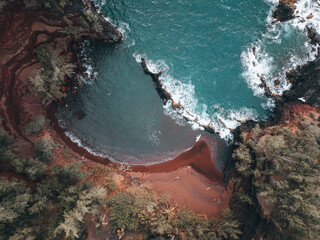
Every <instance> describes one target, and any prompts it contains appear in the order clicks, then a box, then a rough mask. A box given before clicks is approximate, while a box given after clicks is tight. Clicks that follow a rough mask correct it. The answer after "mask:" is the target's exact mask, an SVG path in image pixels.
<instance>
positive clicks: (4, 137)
mask: <svg viewBox="0 0 320 240" xmlns="http://www.w3.org/2000/svg"><path fill="white" fill-rule="evenodd" d="M12 144H13V137H12V136H10V135H9V134H8V133H7V132H5V131H3V130H0V161H5V160H12V159H13V158H14V153H13V148H12Z"/></svg>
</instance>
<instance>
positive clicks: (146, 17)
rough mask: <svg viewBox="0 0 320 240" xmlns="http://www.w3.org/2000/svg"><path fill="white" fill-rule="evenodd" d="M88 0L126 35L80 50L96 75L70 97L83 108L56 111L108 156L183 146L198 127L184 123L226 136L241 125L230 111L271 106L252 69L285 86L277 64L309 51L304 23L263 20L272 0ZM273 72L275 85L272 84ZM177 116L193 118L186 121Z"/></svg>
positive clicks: (262, 110)
mask: <svg viewBox="0 0 320 240" xmlns="http://www.w3.org/2000/svg"><path fill="white" fill-rule="evenodd" d="M96 2H97V3H98V5H99V4H100V5H99V6H100V7H101V10H102V11H103V13H104V14H105V15H106V16H108V18H110V19H111V20H112V22H113V23H115V24H116V25H117V26H120V28H121V30H122V31H123V32H124V34H125V42H124V43H122V44H119V45H116V46H110V45H108V44H105V43H101V42H91V43H89V45H88V46H87V53H86V54H87V55H88V56H89V59H90V63H91V67H92V68H93V71H94V72H96V74H97V76H96V77H95V80H94V81H93V83H92V84H88V85H86V86H85V88H84V89H83V90H82V91H81V92H80V95H79V97H78V98H77V100H76V101H75V102H73V103H71V109H83V110H84V111H85V112H86V113H87V116H86V117H85V118H84V119H82V120H76V119H74V117H72V112H69V111H67V110H66V109H62V110H61V112H60V118H61V119H63V120H64V122H65V124H66V125H67V126H68V130H69V132H72V134H73V136H74V137H77V138H78V141H81V142H82V144H85V145H86V146H88V147H90V148H91V149H94V151H98V152H101V153H108V154H109V155H110V153H112V154H111V155H112V156H113V157H114V158H116V159H118V158H130V157H129V156H131V157H132V156H133V158H135V159H136V158H140V157H141V156H142V157H150V156H160V155H163V154H169V155H170V154H173V153H174V152H177V151H181V150H183V149H185V148H188V147H190V146H192V144H193V143H194V141H195V139H196V137H197V136H198V135H199V134H201V133H202V132H201V131H200V130H197V131H195V130H192V128H193V129H197V128H198V127H199V126H198V125H197V123H201V124H209V123H210V124H211V125H213V126H214V127H215V128H216V129H217V130H218V131H219V132H220V136H222V137H223V138H224V139H232V134H231V133H230V131H229V129H228V128H234V127H236V126H237V125H238V124H239V123H238V122H237V121H236V119H238V120H241V119H246V118H254V119H266V118H267V117H268V116H269V114H270V106H272V101H270V100H268V99H267V98H266V97H264V96H263V94H262V92H263V90H261V89H260V88H259V84H260V78H259V77H258V74H259V76H260V75H261V76H264V77H266V78H267V80H268V83H269V85H270V87H271V90H272V91H273V92H274V93H281V92H282V91H283V89H287V88H288V87H289V85H288V83H287V82H286V80H285V77H284V76H285V71H287V70H290V69H291V68H292V67H293V66H295V64H298V63H301V62H303V61H306V60H307V59H309V58H310V54H309V55H308V51H310V50H309V49H310V46H309V45H305V43H306V42H307V36H306V31H305V30H303V29H302V30H301V29H299V28H297V27H294V26H293V25H292V24H291V23H287V24H273V25H272V24H271V22H272V19H271V17H270V16H271V13H272V8H274V6H275V5H274V4H273V3H272V1H263V0H248V1H239V0H198V1H193V0H170V1H169V0H153V1H150V0H109V1H107V2H105V3H104V2H103V1H98V0H97V1H96ZM253 48H255V49H256V50H255V51H253V50H252V49H253ZM141 56H143V57H145V58H146V59H147V60H148V65H149V67H150V68H151V69H153V70H154V71H159V70H162V71H163V72H164V74H163V75H162V81H163V83H164V87H165V88H166V90H168V91H169V92H171V93H172V94H173V99H174V100H175V101H176V102H179V103H180V104H181V105H182V106H184V109H183V110H180V111H178V112H175V111H173V110H172V109H171V106H170V104H168V105H167V106H166V107H165V109H164V108H163V106H162V102H161V100H160V99H159V97H158V95H157V93H156V91H155V90H154V87H153V85H152V82H151V78H150V77H148V76H147V75H145V74H144V73H143V71H142V68H141V66H140V64H139V60H140V58H141ZM275 79H279V80H280V82H281V84H280V85H278V86H274V85H273V81H274V80H275ZM182 116H189V117H190V116H192V117H194V119H195V121H194V122H193V123H191V124H186V121H184V119H183V117H182ZM172 119H174V120H172ZM131 160H132V161H133V159H131ZM135 161H138V160H135Z"/></svg>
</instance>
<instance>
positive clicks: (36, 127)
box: [26, 115, 49, 135]
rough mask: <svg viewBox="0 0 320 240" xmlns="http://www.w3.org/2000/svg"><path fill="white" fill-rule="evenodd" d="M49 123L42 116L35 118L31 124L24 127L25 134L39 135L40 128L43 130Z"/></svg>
mask: <svg viewBox="0 0 320 240" xmlns="http://www.w3.org/2000/svg"><path fill="white" fill-rule="evenodd" d="M48 123H49V120H48V119H46V118H45V117H44V116H43V115H38V116H35V117H34V118H33V119H32V121H31V123H29V125H28V126H27V127H26V133H27V134H28V135H32V134H37V133H39V132H40V131H41V130H42V128H44V127H45V126H46V125H47V124H48Z"/></svg>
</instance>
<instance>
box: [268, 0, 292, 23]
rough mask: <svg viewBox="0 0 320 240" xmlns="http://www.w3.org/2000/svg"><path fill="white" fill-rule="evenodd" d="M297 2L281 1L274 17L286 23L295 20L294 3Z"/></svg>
mask: <svg viewBox="0 0 320 240" xmlns="http://www.w3.org/2000/svg"><path fill="white" fill-rule="evenodd" d="M295 2H296V0H281V1H280V3H279V4H278V6H277V9H276V10H275V11H274V13H273V17H274V18H276V19H277V20H278V21H280V22H286V21H289V20H291V19H293V18H294V9H295V6H294V3H295Z"/></svg>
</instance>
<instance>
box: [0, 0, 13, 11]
mask: <svg viewBox="0 0 320 240" xmlns="http://www.w3.org/2000/svg"><path fill="white" fill-rule="evenodd" d="M10 2H13V0H0V13H1V12H2V9H3V8H4V7H5V6H6V5H7V4H8V3H10Z"/></svg>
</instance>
